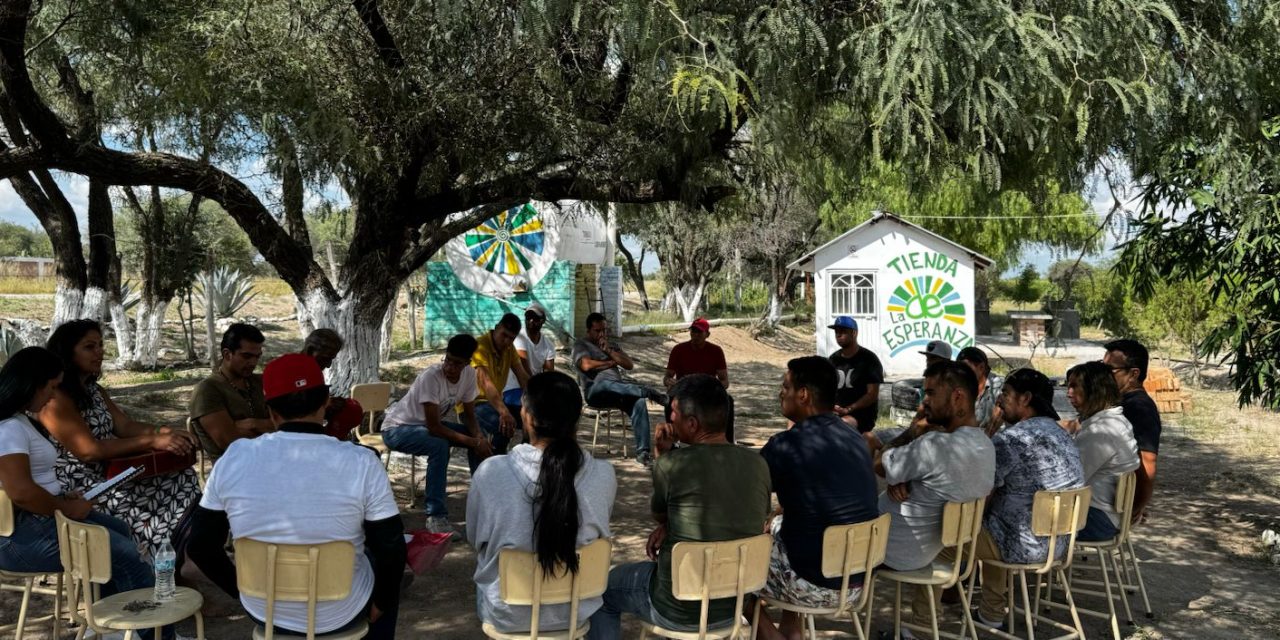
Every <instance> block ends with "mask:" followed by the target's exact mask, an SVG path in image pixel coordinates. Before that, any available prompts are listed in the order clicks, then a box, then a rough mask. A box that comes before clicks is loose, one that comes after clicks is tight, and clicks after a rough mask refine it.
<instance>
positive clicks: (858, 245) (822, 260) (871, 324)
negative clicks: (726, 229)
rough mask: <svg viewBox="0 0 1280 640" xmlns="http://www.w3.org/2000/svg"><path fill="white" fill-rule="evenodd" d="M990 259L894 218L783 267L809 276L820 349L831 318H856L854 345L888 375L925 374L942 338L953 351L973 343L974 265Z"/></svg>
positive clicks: (828, 340)
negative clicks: (930, 349)
mask: <svg viewBox="0 0 1280 640" xmlns="http://www.w3.org/2000/svg"><path fill="white" fill-rule="evenodd" d="M991 264H992V260H991V258H988V257H986V256H984V255H981V254H979V253H976V252H974V251H972V250H970V249H968V248H966V247H963V246H960V245H958V244H956V243H954V242H952V241H950V240H948V239H946V238H944V237H942V236H940V235H938V234H936V233H933V232H932V231H929V230H927V229H924V228H923V227H920V226H917V225H914V224H911V223H910V222H907V221H906V220H903V219H901V218H899V217H897V216H895V215H892V214H888V213H877V214H876V215H875V216H873V217H872V218H871V219H870V220H868V221H866V222H864V223H862V224H860V225H858V226H856V227H854V228H852V229H850V230H849V231H846V232H845V233H844V234H842V235H841V236H840V237H838V238H836V239H835V240H832V241H831V242H828V243H827V244H824V245H822V246H821V247H818V248H817V249H814V250H813V251H811V252H809V253H808V254H806V255H805V256H804V257H803V258H800V259H799V260H796V261H795V262H793V263H791V264H790V265H788V267H789V268H792V269H799V270H801V271H805V272H808V273H812V274H814V276H813V288H814V302H815V304H814V322H815V325H816V333H815V337H816V338H817V348H818V353H819V354H821V355H824V356H825V355H829V354H831V353H832V352H834V351H835V350H836V349H838V348H839V347H837V346H836V340H835V332H833V331H832V330H831V329H828V328H827V326H828V325H830V324H831V322H832V320H834V319H835V318H836V316H852V317H853V318H854V319H855V320H857V321H858V343H859V344H860V345H862V346H863V347H866V348H868V349H870V350H871V351H872V352H873V353H875V354H876V355H877V356H879V358H880V362H881V363H882V364H883V365H884V370H885V374H886V375H915V376H918V375H920V373H921V372H922V371H924V356H922V355H920V354H919V353H918V352H919V351H922V350H923V349H924V347H925V345H927V344H928V343H929V342H930V341H931V340H945V341H946V342H947V343H948V344H950V345H951V348H952V351H953V353H954V352H958V351H959V350H960V349H963V348H965V347H969V346H972V345H973V344H974V333H975V331H974V326H975V325H974V294H973V275H974V270H975V269H985V268H987V267H989V266H991Z"/></svg>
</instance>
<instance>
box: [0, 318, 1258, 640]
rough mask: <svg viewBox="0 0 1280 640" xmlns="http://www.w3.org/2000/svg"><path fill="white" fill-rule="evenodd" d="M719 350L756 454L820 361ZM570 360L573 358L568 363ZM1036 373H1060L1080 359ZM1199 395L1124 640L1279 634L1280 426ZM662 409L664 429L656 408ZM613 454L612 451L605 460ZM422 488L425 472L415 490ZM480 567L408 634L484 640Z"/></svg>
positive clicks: (168, 412)
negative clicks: (793, 387)
mask: <svg viewBox="0 0 1280 640" xmlns="http://www.w3.org/2000/svg"><path fill="white" fill-rule="evenodd" d="M12 310H13V309H12V308H10V309H6V311H12ZM0 315H10V314H0ZM12 315H16V314H12ZM263 315H266V314H263ZM45 317H47V316H45ZM287 324H291V323H287ZM266 328H267V329H268V338H269V341H270V344H269V345H268V354H278V353H282V352H285V351H288V350H292V349H295V348H296V347H297V335H296V332H295V331H293V329H292V327H288V326H271V327H266ZM676 338H678V339H684V338H683V336H676ZM712 341H714V342H716V343H718V344H720V345H721V346H723V347H724V349H725V353H726V356H727V358H728V360H729V367H730V376H731V379H732V388H731V391H732V393H733V394H734V397H735V399H736V402H737V432H738V434H739V436H738V437H739V440H740V441H742V442H743V443H744V444H746V445H748V446H751V447H753V448H759V447H760V446H761V445H763V444H764V442H765V441H766V440H767V439H768V437H769V436H770V435H771V434H773V433H776V432H777V431H779V430H781V429H783V428H784V427H785V422H784V420H783V419H782V418H781V417H780V416H779V415H778V407H777V392H778V386H779V384H780V381H781V376H782V372H783V369H784V367H785V363H786V361H787V360H788V359H789V358H791V357H795V356H796V355H803V354H808V353H811V352H812V349H813V345H812V342H811V339H810V334H809V328H808V327H802V328H798V329H784V330H782V331H780V332H779V333H777V334H776V335H774V336H771V337H767V338H763V339H761V340H756V339H753V338H752V337H751V336H750V335H749V334H748V333H747V332H746V331H744V330H742V329H738V328H733V327H717V328H715V329H714V330H713V334H712ZM674 343H675V339H673V338H672V337H659V336H639V337H628V338H626V339H625V340H624V341H623V344H624V346H625V347H626V348H627V349H628V350H629V351H631V352H632V354H633V355H634V356H635V359H636V360H637V362H638V364H639V366H638V368H637V369H638V373H637V376H636V377H637V378H638V379H639V380H640V381H642V382H645V383H649V384H655V385H656V384H657V383H658V382H659V378H660V376H661V370H660V367H661V366H662V365H663V364H665V361H666V354H667V352H668V351H669V350H670V348H671V346H672V345H673V344H674ZM435 357H438V356H435V355H432V354H418V355H417V356H416V357H410V358H403V359H401V360H399V361H395V362H392V363H389V364H388V365H387V366H386V367H385V368H384V377H386V378H389V379H397V380H400V379H402V378H403V377H404V376H405V375H406V374H409V373H412V372H415V371H416V370H418V369H419V368H421V367H423V366H426V363H428V362H430V361H432V360H433V359H434V358H435ZM563 359H564V355H563V354H562V356H561V360H562V362H561V365H562V366H563V364H564V363H563ZM1035 364H1036V365H1037V366H1041V367H1043V368H1044V369H1046V370H1053V371H1057V372H1059V373H1060V372H1061V370H1064V369H1065V367H1066V366H1067V365H1069V364H1070V361H1064V360H1059V361H1037V362H1036V363H1035ZM202 375H203V373H202V371H201V370H200V369H199V368H196V367H191V368H179V369H175V370H172V371H169V372H167V373H162V374H132V373H112V374H110V375H109V376H108V377H107V386H108V387H109V388H110V389H111V391H112V393H113V394H114V396H115V398H116V399H117V401H118V402H120V403H121V404H122V405H124V406H126V407H129V408H130V410H131V411H134V412H136V413H138V414H140V415H145V416H146V417H148V418H149V419H152V420H155V421H157V422H162V423H171V424H180V423H181V421H182V420H183V419H184V417H185V408H186V402H187V397H188V395H189V393H190V390H191V387H192V386H193V385H194V384H195V383H196V382H197V381H198V380H199V379H200V378H201V377H202ZM397 387H398V389H397V394H398V393H403V390H404V389H403V382H401V383H399V384H398V385H397ZM1193 396H1194V400H1195V402H1194V409H1193V411H1192V412H1191V413H1189V414H1187V415H1185V416H1166V417H1165V420H1166V427H1165V432H1164V437H1163V440H1162V449H1161V456H1160V468H1159V476H1158V486H1157V489H1156V497H1155V499H1154V502H1153V504H1152V506H1151V508H1150V518H1149V519H1148V521H1147V522H1146V523H1145V524H1144V525H1143V526H1141V527H1140V528H1139V529H1137V530H1136V533H1135V540H1136V543H1137V545H1138V547H1139V556H1140V557H1141V558H1142V559H1143V561H1144V564H1143V572H1144V575H1145V577H1146V582H1147V585H1148V591H1149V593H1150V598H1151V605H1152V608H1153V610H1154V617H1153V618H1152V619H1150V620H1148V619H1146V618H1144V617H1143V616H1142V614H1141V613H1140V612H1138V611H1137V609H1140V601H1138V600H1136V599H1135V602H1136V604H1135V613H1136V615H1137V617H1138V620H1137V621H1136V622H1137V623H1138V626H1137V627H1127V626H1126V627H1123V629H1124V631H1125V633H1126V634H1127V635H1126V637H1129V638H1140V639H1144V640H1145V639H1165V638H1168V639H1173V638H1179V639H1182V638H1185V639H1198V638H1205V639H1214V640H1216V639H1222V640H1226V639H1229V638H1230V639H1239V638H1258V639H1264V638H1265V639H1270V638H1277V637H1280V566H1275V565H1272V564H1271V562H1270V561H1269V559H1268V558H1267V556H1266V555H1265V554H1264V552H1263V547H1262V544H1261V542H1260V536H1261V535H1262V532H1263V531H1264V530H1265V529H1276V530H1280V476H1278V475H1277V474H1276V470H1277V469H1278V468H1280V466H1277V463H1278V462H1280V417H1278V416H1276V415H1275V414H1271V413H1267V412H1263V411H1260V410H1256V409H1243V410H1242V409H1238V408H1237V407H1235V405H1234V401H1233V396H1232V394H1231V393H1230V392H1229V391H1223V390H1197V391H1194V392H1193ZM653 412H654V418H655V420H656V419H657V418H658V417H659V416H657V415H656V413H657V410H656V408H655V409H653ZM592 426H593V423H592V422H590V421H588V420H586V419H584V420H583V422H582V424H581V425H580V432H579V433H580V437H581V438H582V439H583V440H584V441H585V442H590V437H591V429H592ZM601 437H602V438H603V437H604V434H601ZM619 447H620V442H619V440H618V436H617V435H616V432H615V435H614V437H613V438H612V439H611V440H609V441H608V442H601V444H600V447H599V448H598V449H597V451H596V452H595V455H597V457H603V458H605V459H608V460H610V461H611V462H612V463H613V464H614V466H615V469H616V471H617V476H618V497H617V503H616V505H615V509H614V513H613V518H612V523H613V533H614V535H615V536H616V541H615V552H614V553H615V556H614V563H615V564H616V563H623V562H631V561H637V560H641V559H642V558H643V542H644V540H645V537H646V536H647V535H648V533H649V531H650V528H651V526H652V522H651V521H650V517H649V514H648V499H649V492H650V481H649V478H648V476H647V474H646V473H645V471H644V469H642V468H641V467H640V466H638V465H637V464H636V463H635V462H633V461H631V460H629V459H623V458H622V457H621V456H620V453H619V452H618V451H617V449H618V448H619ZM608 448H612V450H613V451H612V453H609V452H607V451H606V449H608ZM392 471H393V473H392V482H393V484H394V486H395V489H396V492H397V495H398V498H399V499H400V501H401V506H402V513H403V514H404V516H405V520H406V524H407V525H408V527H409V528H417V527H421V526H422V524H423V516H422V512H421V489H420V488H418V489H417V490H416V491H414V492H413V495H414V496H415V498H416V500H415V504H412V505H411V504H409V503H408V499H409V495H410V488H409V474H408V470H407V469H406V468H403V467H400V466H393V468H392ZM421 481H422V474H421V473H420V472H419V474H418V482H419V483H421ZM467 487H468V474H467V471H466V462H465V458H464V457H463V456H462V453H461V452H458V451H455V453H454V459H453V460H452V463H451V465H450V481H449V493H448V496H449V497H448V506H449V511H450V514H451V518H452V519H453V520H454V522H455V524H456V525H457V526H459V527H463V526H465V522H463V514H465V503H466V496H467ZM474 566H475V559H474V554H473V552H472V550H471V549H470V547H469V546H468V545H467V544H466V543H465V542H459V543H455V544H454V545H453V547H452V549H451V550H450V552H449V554H448V555H447V556H446V557H445V559H444V561H443V563H442V564H441V565H440V567H439V568H438V569H436V570H435V571H434V572H432V573H429V574H427V575H424V576H421V577H419V578H417V579H416V580H415V581H414V582H413V583H412V584H411V585H409V586H408V588H407V589H406V590H405V592H404V594H403V598H402V605H401V607H402V608H401V612H400V620H399V634H400V637H403V638H480V637H483V634H481V633H480V630H479V623H478V621H477V619H476V615H475V591H474V586H473V584H472V582H471V575H472V571H473V570H474ZM188 578H189V579H191V578H193V576H188ZM195 579H196V580H197V581H196V582H195V583H194V584H195V585H196V586H197V587H198V588H200V589H201V590H202V591H203V592H204V593H205V595H206V608H205V616H206V617H205V619H206V630H207V633H206V635H207V637H208V638H215V639H223V638H247V637H248V636H249V630H250V624H249V622H248V621H247V620H246V618H245V616H244V614H243V612H242V611H241V610H240V608H239V605H238V603H236V602H233V601H231V600H230V599H228V598H226V597H225V596H223V595H222V594H221V593H219V592H217V590H216V588H213V587H212V586H211V585H209V584H208V583H202V582H200V581H199V580H198V577H195ZM884 584H885V583H884V582H881V583H880V585H879V587H880V588H879V589H878V591H877V600H876V609H877V610H876V613H875V616H874V626H875V629H876V630H878V631H884V630H886V629H889V630H891V629H892V602H891V598H890V596H891V595H892V592H891V591H890V590H889V589H887V588H885V587H884ZM1080 603H1081V604H1082V605H1085V606H1092V607H1094V608H1098V607H1101V608H1102V609H1104V610H1105V603H1103V602H1101V601H1100V600H1091V599H1088V598H1080ZM16 605H17V597H16V596H15V594H12V593H8V592H5V593H0V623H3V622H11V621H13V620H14V619H15V618H16ZM32 606H33V614H39V613H41V612H42V611H46V610H47V608H48V606H49V605H48V602H47V601H46V600H43V599H37V600H36V601H34V602H33V605H32ZM943 615H944V620H955V619H957V618H958V611H957V610H956V609H955V608H954V607H952V608H950V609H947V610H946V611H944V613H943ZM1059 617H1060V616H1059ZM1085 624H1086V627H1087V631H1088V635H1089V637H1098V638H1101V637H1107V636H1108V635H1110V634H1109V631H1108V630H1107V627H1106V624H1105V622H1103V621H1099V620H1092V619H1086V622H1085ZM818 626H819V629H820V632H822V635H824V636H828V637H848V636H849V628H848V625H847V623H831V622H825V623H824V622H819V625H818ZM624 629H625V637H635V636H636V635H638V633H637V630H636V628H635V627H634V626H628V627H625V628H624ZM180 630H181V631H182V632H183V633H184V634H187V635H194V626H193V625H192V624H191V623H189V622H188V623H185V624H183V625H181V626H180ZM1042 632H1043V629H1042ZM26 637H27V638H46V637H48V629H47V627H44V626H43V625H42V626H41V627H40V628H38V629H37V628H33V629H32V630H31V632H29V633H28V634H27V636H26ZM873 637H874V636H873Z"/></svg>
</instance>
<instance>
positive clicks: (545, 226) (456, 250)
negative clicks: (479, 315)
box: [445, 203, 559, 295]
mask: <svg viewBox="0 0 1280 640" xmlns="http://www.w3.org/2000/svg"><path fill="white" fill-rule="evenodd" d="M558 237H559V236H558V233H557V229H556V225H555V224H554V216H553V215H546V214H545V213H544V212H543V211H540V210H539V207H538V206H536V205H535V204H534V203H526V204H522V205H519V206H516V207H512V208H510V209H507V210H506V211H503V212H501V213H499V214H497V215H495V216H493V217H492V218H489V219H488V220H485V221H484V222H482V223H480V224H479V225H477V226H476V227H475V228H473V229H471V230H470V231H467V232H466V233H464V234H462V236H460V237H458V238H455V239H454V240H452V241H450V242H449V244H448V245H446V250H445V253H446V256H447V257H448V259H449V264H450V266H452V267H453V271H454V273H455V274H456V275H457V276H458V278H459V279H460V280H462V282H463V284H465V285H467V287H469V288H471V289H472V290H475V291H478V292H481V293H486V294H491V295H498V294H501V295H506V294H510V293H513V292H519V291H527V290H529V288H531V287H533V285H534V284H536V283H537V282H538V280H540V279H542V276H543V275H545V274H546V272H547V270H548V269H550V267H551V263H552V262H554V261H555V249H556V244H557V241H558Z"/></svg>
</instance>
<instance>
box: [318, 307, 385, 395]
mask: <svg viewBox="0 0 1280 640" xmlns="http://www.w3.org/2000/svg"><path fill="white" fill-rule="evenodd" d="M300 302H301V303H302V306H303V308H305V309H306V314H307V316H308V317H309V318H310V320H311V322H312V323H313V324H314V326H317V327H329V328H331V329H333V330H334V331H337V332H338V334H339V335H341V336H342V340H343V343H344V344H343V347H342V351H339V352H338V357H337V358H336V359H334V361H333V366H332V367H330V369H329V371H328V374H329V375H328V379H329V389H330V392H331V393H333V394H334V395H346V394H348V393H349V392H350V390H351V387H352V386H354V385H356V384H360V383H362V382H374V381H376V380H377V379H378V365H379V364H380V359H379V355H380V354H379V350H380V346H381V341H382V322H381V318H382V317H383V314H377V315H374V314H371V313H369V310H368V309H367V307H368V306H369V303H366V302H364V301H363V299H362V296H361V295H360V293H359V292H357V291H353V292H350V293H348V294H347V295H346V296H343V298H342V299H341V300H339V301H338V302H336V303H334V302H330V301H329V300H328V298H326V297H325V295H324V293H323V292H321V291H319V290H313V291H309V292H307V293H306V294H305V296H304V298H303V299H302V300H301V301H300ZM357 311H362V313H357ZM371 317H374V318H378V319H377V320H374V321H372V322H371V321H369V320H367V319H368V318H371Z"/></svg>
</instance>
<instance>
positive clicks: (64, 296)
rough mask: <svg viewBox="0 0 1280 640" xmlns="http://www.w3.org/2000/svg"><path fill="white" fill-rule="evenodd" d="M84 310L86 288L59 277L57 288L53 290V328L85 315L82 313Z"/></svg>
mask: <svg viewBox="0 0 1280 640" xmlns="http://www.w3.org/2000/svg"><path fill="white" fill-rule="evenodd" d="M83 312H84V290H83V289H79V288H77V287H75V286H74V285H71V284H69V283H66V282H63V281H62V280H61V278H59V280H58V285H57V288H56V289H54V292H53V323H52V327H51V328H52V329H57V328H58V326H59V325H61V324H63V323H65V322H70V321H72V320H76V319H79V318H81V317H83V316H82V315H81V314H82V313H83Z"/></svg>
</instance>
